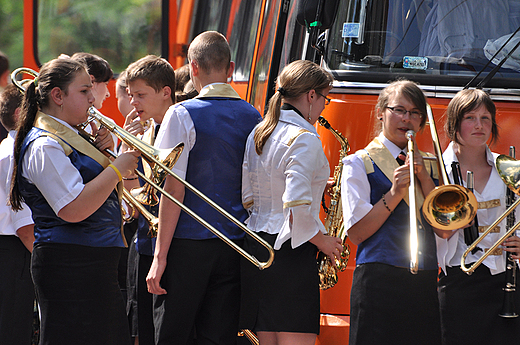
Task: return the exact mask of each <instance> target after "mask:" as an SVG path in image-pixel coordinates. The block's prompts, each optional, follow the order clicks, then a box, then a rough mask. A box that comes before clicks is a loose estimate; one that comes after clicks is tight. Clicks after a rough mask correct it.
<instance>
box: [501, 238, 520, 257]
mask: <svg viewBox="0 0 520 345" xmlns="http://www.w3.org/2000/svg"><path fill="white" fill-rule="evenodd" d="M503 246H504V247H503V248H504V250H505V251H506V252H511V253H512V254H513V255H511V257H512V258H513V259H515V260H518V259H520V238H518V236H511V237H509V238H506V240H505V241H504V243H503Z"/></svg>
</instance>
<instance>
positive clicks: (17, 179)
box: [10, 59, 138, 345]
mask: <svg viewBox="0 0 520 345" xmlns="http://www.w3.org/2000/svg"><path fill="white" fill-rule="evenodd" d="M93 102H94V97H93V95H92V82H91V79H90V76H89V74H88V72H87V70H86V67H85V66H84V65H83V64H81V63H79V62H77V61H74V60H71V59H55V60H51V61H50V62H48V63H46V64H44V65H43V66H42V68H41V71H40V74H39V76H38V77H37V78H35V79H34V81H33V82H31V83H30V84H29V85H28V86H27V90H26V91H25V96H24V102H23V108H22V114H21V116H22V120H21V124H20V127H19V130H18V134H17V137H16V141H15V148H14V158H15V164H14V170H13V180H12V185H11V194H10V203H11V205H12V207H13V209H15V210H19V209H20V207H21V203H22V202H23V201H25V202H26V204H27V205H28V206H29V208H30V209H31V211H32V216H33V219H34V233H35V242H34V249H33V255H32V262H31V273H32V277H33V281H34V285H35V289H36V296H37V300H38V304H39V306H40V310H41V333H40V343H42V344H106V345H113V344H121V345H122V344H125V345H127V344H128V343H129V341H130V339H129V331H128V322H127V320H126V315H125V309H124V303H123V299H122V295H121V291H120V289H119V285H118V281H117V265H118V261H119V253H120V248H121V247H124V246H125V245H126V243H125V241H124V239H123V237H122V233H121V225H122V224H121V223H122V220H121V204H120V201H119V200H120V197H119V196H118V192H117V191H116V189H115V188H116V186H117V185H118V184H119V183H120V182H121V180H122V178H123V177H126V176H129V175H131V174H132V173H133V170H134V169H135V168H136V167H137V156H138V153H137V152H129V153H123V154H122V155H120V156H119V157H118V158H117V159H115V160H114V161H113V162H112V163H110V161H109V160H108V158H107V157H106V156H105V155H104V154H102V153H101V151H100V150H103V149H104V147H105V146H106V141H105V140H104V139H106V138H102V139H101V140H100V141H98V143H103V144H101V145H99V144H98V145H97V146H96V147H97V148H96V147H94V146H93V145H91V144H90V143H89V142H87V141H86V140H84V139H83V137H81V136H80V135H78V133H77V130H76V129H75V127H74V126H76V125H79V124H81V123H83V122H85V121H86V120H87V117H88V113H87V111H88V109H89V108H90V107H91V106H92V104H93ZM94 132H95V133H94V134H96V128H94ZM97 133H101V131H99V132H97ZM104 133H105V134H104V135H103V136H105V137H108V136H109V133H108V132H104ZM109 142H111V140H109ZM118 189H119V187H118Z"/></svg>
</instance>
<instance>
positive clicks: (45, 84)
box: [9, 59, 88, 210]
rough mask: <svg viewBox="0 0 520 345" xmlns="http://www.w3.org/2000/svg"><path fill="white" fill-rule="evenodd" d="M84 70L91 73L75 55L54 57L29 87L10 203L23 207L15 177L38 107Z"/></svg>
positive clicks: (66, 89) (47, 102)
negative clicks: (54, 91)
mask: <svg viewBox="0 0 520 345" xmlns="http://www.w3.org/2000/svg"><path fill="white" fill-rule="evenodd" d="M81 71H83V72H85V73H88V72H87V69H86V66H85V65H84V64H82V63H80V62H78V61H75V60H73V59H54V60H51V61H49V62H47V63H46V64H44V65H43V66H42V68H41V70H40V73H39V75H38V78H37V79H35V82H31V83H29V84H28V85H27V87H26V90H25V96H24V98H23V102H22V111H21V113H20V119H19V124H18V133H17V135H16V139H15V143H14V168H13V176H12V179H11V191H10V195H9V204H10V205H11V207H12V209H13V210H21V209H22V205H21V203H22V201H23V197H22V195H21V194H20V190H19V188H18V182H17V181H18V179H17V178H16V176H17V174H18V162H19V160H20V151H21V148H22V143H23V141H24V140H25V137H26V136H27V134H28V133H29V131H30V130H31V128H32V127H33V124H34V120H35V118H36V114H37V113H38V110H40V109H42V108H44V107H45V106H46V105H47V104H49V102H50V93H51V91H52V89H54V88H55V87H58V88H59V89H61V90H62V91H63V92H64V93H65V94H67V93H68V87H69V85H70V84H71V83H72V82H73V81H74V78H75V77H76V76H77V75H78V73H79V72H81ZM36 81H37V82H36ZM35 84H37V86H36V85H35Z"/></svg>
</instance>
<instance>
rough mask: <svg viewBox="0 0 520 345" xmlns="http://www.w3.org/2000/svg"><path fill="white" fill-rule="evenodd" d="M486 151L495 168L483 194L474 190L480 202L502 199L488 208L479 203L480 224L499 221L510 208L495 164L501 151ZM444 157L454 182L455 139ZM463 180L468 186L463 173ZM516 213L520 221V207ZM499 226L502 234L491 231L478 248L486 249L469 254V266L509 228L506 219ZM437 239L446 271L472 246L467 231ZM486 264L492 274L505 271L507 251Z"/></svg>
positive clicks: (467, 260) (488, 259)
mask: <svg viewBox="0 0 520 345" xmlns="http://www.w3.org/2000/svg"><path fill="white" fill-rule="evenodd" d="M486 152H487V161H488V164H489V165H491V166H492V167H493V169H492V171H491V174H490V176H489V179H488V181H487V184H486V186H485V187H484V190H483V191H482V193H479V192H477V191H476V190H474V191H473V193H474V194H475V197H476V198H477V201H478V202H479V203H481V202H485V201H493V200H498V201H499V202H500V205H499V206H497V207H490V206H488V208H483V207H480V206H481V205H483V204H481V205H479V209H478V211H477V218H478V223H479V226H486V225H491V224H493V222H494V221H495V220H497V219H498V218H499V217H500V216H501V215H502V214H503V213H504V212H505V210H506V204H505V201H506V189H507V186H506V185H505V183H504V182H503V181H502V179H501V178H500V176H499V175H498V172H497V169H496V167H495V158H496V157H497V156H498V154H496V153H492V152H491V151H490V150H489V148H487V149H486ZM442 157H443V160H444V164H445V165H446V173H447V174H448V175H449V176H450V181H453V174H452V169H451V163H452V162H456V161H458V159H457V156H456V154H455V152H454V150H453V142H452V143H450V144H449V146H448V148H447V149H446V151H444V153H443V155H442ZM462 180H463V183H464V186H466V182H465V180H466V177H465V176H462ZM495 202H496V201H495ZM515 215H516V221H517V222H518V221H520V217H519V216H520V213H519V212H518V208H517V210H516V211H515ZM499 227H500V232H499V233H490V234H488V235H487V236H486V238H485V239H483V240H482V241H481V242H480V243H479V245H478V247H480V248H482V251H478V252H476V253H475V254H471V253H469V255H468V256H467V257H466V266H469V264H470V263H472V262H475V261H477V260H478V259H479V258H480V257H481V256H482V254H483V251H484V250H485V248H490V247H491V246H492V245H493V244H495V242H496V241H497V240H498V239H499V238H500V237H501V236H502V235H503V234H504V233H505V232H506V231H507V230H506V220H504V221H502V222H501V223H500V224H499ZM436 240H437V259H438V261H439V266H440V267H441V268H442V270H443V271H444V273H446V267H457V266H460V263H461V258H462V255H463V253H464V252H465V251H466V249H467V248H468V246H467V245H466V244H465V243H464V230H463V229H459V230H457V231H456V232H455V233H454V234H453V236H451V237H450V238H449V239H441V238H439V237H437V236H436ZM499 248H500V247H499ZM483 264H484V265H485V266H487V267H488V268H489V269H490V271H491V274H493V275H494V274H498V273H501V272H504V271H505V264H506V252H505V251H504V252H503V253H502V255H490V256H488V257H487V258H486V260H484V262H483Z"/></svg>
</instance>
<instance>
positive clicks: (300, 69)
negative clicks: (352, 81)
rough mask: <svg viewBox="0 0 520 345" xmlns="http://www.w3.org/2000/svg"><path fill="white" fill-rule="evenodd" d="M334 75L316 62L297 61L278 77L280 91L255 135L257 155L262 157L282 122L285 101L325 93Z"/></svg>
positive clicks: (276, 93) (273, 99) (272, 100)
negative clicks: (281, 112) (313, 92)
mask: <svg viewBox="0 0 520 345" xmlns="http://www.w3.org/2000/svg"><path fill="white" fill-rule="evenodd" d="M332 81H333V77H332V75H331V74H330V73H329V72H327V71H325V70H324V69H323V68H321V67H320V66H318V65H317V64H315V63H314V62H311V61H307V60H297V61H294V62H291V63H290V64H288V65H287V66H285V68H284V69H283V70H282V73H280V75H279V76H278V80H277V86H278V89H277V91H276V92H275V94H274V95H273V97H271V99H270V100H269V105H268V109H267V113H266V114H265V116H264V119H263V121H262V122H260V124H259V125H258V127H257V128H256V131H255V134H254V140H255V149H256V153H257V154H259V155H261V154H262V150H263V148H264V145H265V143H266V142H267V139H269V137H270V136H271V134H272V133H273V131H274V129H275V128H276V125H277V124H278V121H279V120H280V106H281V104H282V101H283V100H290V99H296V98H298V97H300V96H301V95H303V94H306V93H307V92H309V91H311V90H316V91H323V90H325V89H329V88H330V87H331V83H332Z"/></svg>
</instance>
